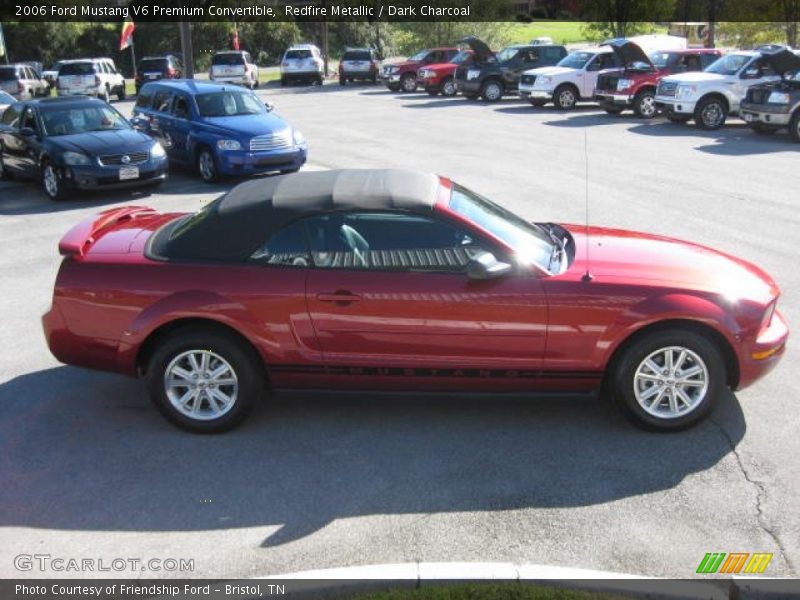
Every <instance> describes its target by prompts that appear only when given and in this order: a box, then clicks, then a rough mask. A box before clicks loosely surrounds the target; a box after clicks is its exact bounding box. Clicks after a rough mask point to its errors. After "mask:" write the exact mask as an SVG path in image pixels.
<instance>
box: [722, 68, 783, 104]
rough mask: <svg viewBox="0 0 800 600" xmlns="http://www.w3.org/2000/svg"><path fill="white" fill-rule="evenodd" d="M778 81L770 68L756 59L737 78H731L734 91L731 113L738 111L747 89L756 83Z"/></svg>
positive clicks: (777, 77) (777, 76) (776, 75)
mask: <svg viewBox="0 0 800 600" xmlns="http://www.w3.org/2000/svg"><path fill="white" fill-rule="evenodd" d="M777 79H780V77H779V75H778V74H777V73H776V72H775V70H774V69H773V68H772V66H771V65H770V64H769V62H767V60H765V59H764V58H762V57H760V56H759V57H757V58H756V59H755V60H752V61H751V62H750V63H749V64H747V65H746V66H745V67H744V68H743V69H742V70H741V71H740V72H739V75H738V76H734V77H733V78H732V82H731V87H732V88H733V89H734V94H733V98H732V101H731V112H735V111H738V110H739V103H740V102H741V101H742V100H743V99H744V96H745V94H746V93H747V89H748V88H749V87H751V86H753V85H756V84H758V83H764V82H766V81H775V80H777Z"/></svg>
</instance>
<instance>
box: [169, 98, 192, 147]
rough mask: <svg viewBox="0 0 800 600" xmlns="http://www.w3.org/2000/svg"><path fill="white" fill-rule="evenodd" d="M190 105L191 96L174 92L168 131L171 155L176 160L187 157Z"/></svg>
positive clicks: (190, 115) (190, 120)
mask: <svg viewBox="0 0 800 600" xmlns="http://www.w3.org/2000/svg"><path fill="white" fill-rule="evenodd" d="M192 105H193V102H192V98H191V97H190V96H189V95H188V94H184V93H182V92H178V93H176V94H175V99H174V101H173V103H172V119H171V120H170V124H169V129H168V132H169V135H170V138H171V140H172V156H173V158H175V159H176V160H181V161H186V160H188V159H189V132H190V131H191V128H192V119H193V118H194V113H193V111H194V109H193V106H192Z"/></svg>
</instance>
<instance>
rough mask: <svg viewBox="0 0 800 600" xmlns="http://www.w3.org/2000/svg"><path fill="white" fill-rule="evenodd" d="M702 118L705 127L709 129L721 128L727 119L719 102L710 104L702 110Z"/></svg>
mask: <svg viewBox="0 0 800 600" xmlns="http://www.w3.org/2000/svg"><path fill="white" fill-rule="evenodd" d="M700 118H701V119H702V120H703V125H705V126H706V127H708V128H709V129H714V128H716V127H719V126H720V125H721V124H722V121H723V119H724V118H725V115H724V113H723V111H722V105H721V104H720V103H719V102H718V101H714V102H709V103H708V104H706V105H705V106H704V107H703V109H702V110H701V112H700Z"/></svg>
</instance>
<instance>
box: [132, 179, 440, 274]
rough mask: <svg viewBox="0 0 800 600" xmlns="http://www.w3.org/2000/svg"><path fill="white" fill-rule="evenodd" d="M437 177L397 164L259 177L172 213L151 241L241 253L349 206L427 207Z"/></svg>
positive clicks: (158, 253)
mask: <svg viewBox="0 0 800 600" xmlns="http://www.w3.org/2000/svg"><path fill="white" fill-rule="evenodd" d="M438 191H439V178H438V177H437V176H436V175H434V174H432V173H422V172H418V171H406V170H401V169H343V170H333V171H314V172H307V173H296V174H293V175H283V176H278V177H270V178H267V179H264V178H258V179H253V180H250V181H247V182H245V183H242V184H240V185H238V186H236V187H235V188H233V189H232V190H231V191H230V192H228V193H227V194H225V195H224V196H221V197H220V198H218V199H217V200H215V201H214V202H212V203H211V204H209V205H208V206H207V207H206V208H204V209H203V210H202V211H200V212H199V213H196V214H195V215H192V216H189V217H185V218H182V219H178V220H176V221H173V222H172V223H170V224H168V225H167V226H165V227H164V228H163V229H162V230H160V231H159V232H157V233H156V234H155V235H154V236H153V237H152V238H151V241H150V244H149V245H148V254H149V255H150V256H152V257H154V258H161V259H167V260H169V259H178V260H220V261H242V260H246V259H247V258H248V257H250V256H251V255H252V254H253V252H254V251H255V250H256V249H257V248H259V247H260V246H261V245H262V244H264V242H266V241H267V240H268V239H269V238H270V237H271V236H272V234H274V233H276V232H278V231H280V230H281V229H283V228H284V227H286V226H287V225H288V224H290V223H292V222H293V221H296V220H298V219H301V218H304V217H308V216H313V215H318V214H324V213H330V212H337V211H351V210H358V209H363V210H392V209H395V210H410V211H415V212H426V211H427V212H430V211H432V210H433V206H434V205H435V204H436V201H437V197H438Z"/></svg>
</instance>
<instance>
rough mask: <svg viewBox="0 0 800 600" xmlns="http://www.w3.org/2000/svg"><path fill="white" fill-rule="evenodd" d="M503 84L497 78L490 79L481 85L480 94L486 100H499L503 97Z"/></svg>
mask: <svg viewBox="0 0 800 600" xmlns="http://www.w3.org/2000/svg"><path fill="white" fill-rule="evenodd" d="M503 91H504V90H503V84H502V83H500V82H499V81H498V80H496V79H490V80H489V81H487V82H486V83H484V84H483V86H482V87H481V93H480V96H481V98H483V99H484V100H485V101H486V102H499V101H500V100H501V99H502V98H503Z"/></svg>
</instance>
